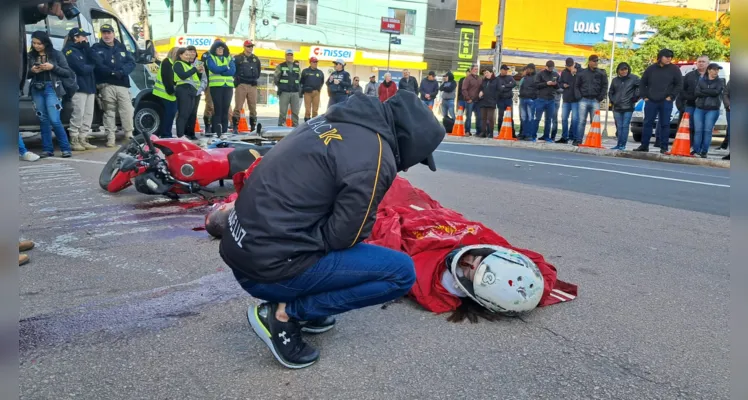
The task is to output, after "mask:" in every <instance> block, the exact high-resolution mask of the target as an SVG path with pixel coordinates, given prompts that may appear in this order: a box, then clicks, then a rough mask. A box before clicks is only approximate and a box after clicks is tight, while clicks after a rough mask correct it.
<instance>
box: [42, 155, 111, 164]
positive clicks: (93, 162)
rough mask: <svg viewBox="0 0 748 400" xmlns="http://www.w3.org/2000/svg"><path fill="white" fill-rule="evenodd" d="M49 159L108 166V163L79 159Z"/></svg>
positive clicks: (51, 158)
mask: <svg viewBox="0 0 748 400" xmlns="http://www.w3.org/2000/svg"><path fill="white" fill-rule="evenodd" d="M47 158H48V159H50V160H60V161H73V162H82V163H89V164H99V165H106V161H97V160H82V159H79V158H60V157H47Z"/></svg>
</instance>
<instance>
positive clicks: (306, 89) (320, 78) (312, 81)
mask: <svg viewBox="0 0 748 400" xmlns="http://www.w3.org/2000/svg"><path fill="white" fill-rule="evenodd" d="M300 83H301V91H302V92H303V93H311V92H313V91H315V90H322V85H324V84H325V73H324V72H322V70H321V69H312V68H311V67H310V68H304V69H303V70H302V71H301V80H300Z"/></svg>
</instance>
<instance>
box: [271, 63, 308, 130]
mask: <svg viewBox="0 0 748 400" xmlns="http://www.w3.org/2000/svg"><path fill="white" fill-rule="evenodd" d="M300 79H301V68H300V67H299V62H298V61H294V57H293V50H291V49H288V50H286V62H284V63H282V64H279V65H278V66H277V67H275V76H274V80H275V86H277V87H278V105H279V113H278V126H283V124H284V122H285V121H286V113H287V112H288V106H289V105H290V106H291V121H292V123H293V126H298V125H299V108H300V107H301V103H300V100H299V99H300V98H301V97H302V96H303V94H302V93H301V82H300Z"/></svg>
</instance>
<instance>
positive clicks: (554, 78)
mask: <svg viewBox="0 0 748 400" xmlns="http://www.w3.org/2000/svg"><path fill="white" fill-rule="evenodd" d="M555 67H556V63H554V62H553V61H552V60H548V62H546V63H545V69H544V70H542V71H540V72H539V73H538V74H537V75H535V86H536V87H537V88H538V99H537V100H535V122H534V127H533V130H531V131H530V138H531V139H535V138H537V137H538V129H539V128H540V117H542V116H543V113H545V123H544V127H543V137H541V138H540V140H542V141H546V142H548V143H552V142H553V139H552V138H551V125H552V124H553V117H554V115H556V111H557V110H556V90H557V89H558V78H559V76H558V72H556V70H555Z"/></svg>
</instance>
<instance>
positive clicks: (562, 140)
mask: <svg viewBox="0 0 748 400" xmlns="http://www.w3.org/2000/svg"><path fill="white" fill-rule="evenodd" d="M556 143H560V144H566V143H569V139H563V138H562V139H558V140H556Z"/></svg>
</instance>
